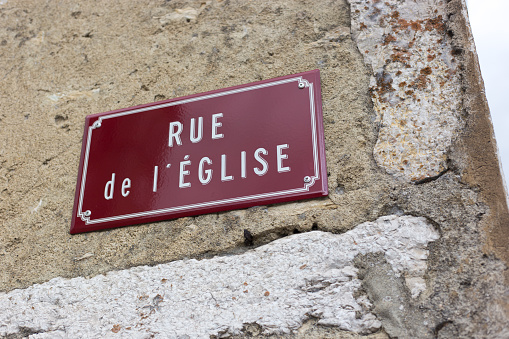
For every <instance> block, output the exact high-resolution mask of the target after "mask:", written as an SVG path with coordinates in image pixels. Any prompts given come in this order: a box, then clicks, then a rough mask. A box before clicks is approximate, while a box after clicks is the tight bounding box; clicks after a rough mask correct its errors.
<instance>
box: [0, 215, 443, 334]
mask: <svg viewBox="0 0 509 339" xmlns="http://www.w3.org/2000/svg"><path fill="white" fill-rule="evenodd" d="M436 239H438V233H437V232H436V231H435V230H434V228H433V227H432V226H431V225H429V224H428V223H427V222H426V220H425V219H424V218H417V217H409V216H403V217H398V216H388V217H382V218H379V219H378V220H376V221H375V222H366V223H363V224H361V225H359V226H357V227H356V228H355V229H354V230H351V231H349V232H346V233H344V234H341V235H334V234H331V233H325V232H309V233H302V234H297V235H293V236H289V237H286V238H282V239H279V240H277V241H274V242H272V243H270V244H268V245H265V246H262V247H259V248H257V249H255V250H252V251H249V252H246V253H244V254H241V255H237V256H228V257H215V258H213V259H205V260H202V261H197V260H194V259H192V260H182V261H175V262H172V263H168V264H161V265H158V266H155V267H148V266H140V267H135V268H132V269H129V270H123V271H117V272H110V273H108V274H106V275H99V276H95V277H93V278H90V279H86V278H81V277H80V278H74V279H63V278H55V279H52V280H50V281H49V282H47V283H44V284H40V285H33V286H31V287H29V288H27V289H23V290H21V289H18V290H13V291H11V292H9V293H4V294H0V309H2V312H1V314H0V324H1V325H0V335H8V334H12V333H18V332H20V329H25V330H26V329H30V331H32V333H36V334H33V335H32V336H31V337H32V338H57V337H73V338H78V337H86V338H98V337H101V338H104V337H126V336H128V337H140V338H141V337H150V336H154V337H171V338H177V337H179V336H181V335H188V336H190V337H193V338H194V337H200V338H208V337H209V336H211V335H216V336H221V335H238V334H240V333H241V330H242V328H243V327H244V325H245V324H257V325H259V326H261V328H262V331H263V333H264V334H273V333H290V332H294V331H296V330H298V329H299V328H300V327H301V326H302V324H303V322H305V321H306V320H307V319H309V318H311V317H313V318H318V319H319V321H318V324H322V325H328V326H336V327H339V328H341V329H343V330H347V331H352V332H357V333H361V334H366V333H370V332H374V331H377V330H379V329H380V327H381V323H380V321H379V320H377V319H376V317H375V315H374V314H372V313H371V312H370V309H371V308H372V305H371V303H370V301H369V300H368V299H367V297H366V296H365V295H364V294H361V293H356V292H358V289H359V287H360V286H361V281H360V280H359V278H358V277H357V272H358V270H357V269H356V268H355V267H354V266H353V260H354V257H355V256H356V255H358V254H366V253H376V252H382V253H385V259H386V261H387V262H388V263H389V264H390V265H391V267H392V269H393V270H394V272H395V273H396V275H404V276H409V277H410V276H411V277H420V278H422V277H423V275H424V273H425V270H426V260H427V255H428V252H427V249H426V246H427V245H428V243H429V242H431V241H434V240H436Z"/></svg>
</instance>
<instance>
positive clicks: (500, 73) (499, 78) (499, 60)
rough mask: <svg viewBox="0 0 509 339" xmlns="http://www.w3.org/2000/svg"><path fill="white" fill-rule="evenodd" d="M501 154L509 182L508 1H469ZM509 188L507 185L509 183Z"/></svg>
mask: <svg viewBox="0 0 509 339" xmlns="http://www.w3.org/2000/svg"><path fill="white" fill-rule="evenodd" d="M467 5H468V16H469V18H470V25H471V26H472V31H473V33H474V40H475V45H476V48H477V54H478V56H479V62H480V64H481V72H482V77H483V79H484V87H485V88H486V96H487V97H488V104H489V106H490V111H491V118H492V120H493V126H494V128H495V136H496V139H497V145H498V149H499V156H500V159H501V160H502V166H503V169H504V172H505V179H506V183H507V182H508V181H509V105H508V104H507V102H508V99H509V23H508V21H509V20H508V13H509V0H467ZM506 187H507V186H506Z"/></svg>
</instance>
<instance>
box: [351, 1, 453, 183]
mask: <svg viewBox="0 0 509 339" xmlns="http://www.w3.org/2000/svg"><path fill="white" fill-rule="evenodd" d="M349 2H350V4H351V15H352V33H353V38H354V40H355V42H356V43H357V45H358V47H359V51H360V52H361V53H362V54H363V56H364V59H365V60H366V63H367V64H368V65H370V67H371V68H372V70H373V76H372V77H371V95H372V100H373V106H374V109H375V111H376V113H377V115H378V119H379V121H380V132H379V135H378V141H377V143H376V145H375V148H374V151H373V153H374V156H375V159H376V161H377V163H378V164H379V165H380V166H382V167H383V168H385V169H386V170H387V172H388V173H390V174H393V175H396V176H400V177H403V178H405V179H407V180H411V181H413V182H419V181H422V180H425V179H427V178H432V177H436V176H438V175H440V174H441V173H443V172H444V171H445V170H446V169H447V152H448V150H449V148H450V146H451V145H452V142H453V140H454V138H455V136H457V134H458V131H459V129H460V127H461V124H462V123H461V119H460V113H461V108H460V103H461V100H460V94H461V93H460V76H459V73H458V63H457V62H456V61H455V58H454V50H453V49H452V48H451V45H450V42H449V41H448V37H447V34H446V25H445V16H446V14H445V6H446V1H436V0H427V1H417V2H414V1H398V0H389V1H368V0H350V1H349Z"/></svg>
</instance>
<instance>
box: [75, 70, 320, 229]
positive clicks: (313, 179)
mask: <svg viewBox="0 0 509 339" xmlns="http://www.w3.org/2000/svg"><path fill="white" fill-rule="evenodd" d="M293 81H297V82H298V83H299V85H300V86H304V87H307V88H308V89H309V101H310V107H309V108H310V113H311V133H312V141H313V162H314V170H315V173H314V175H313V176H312V177H310V179H311V180H309V182H307V183H305V184H304V187H302V188H295V189H290V190H284V191H278V192H271V193H262V194H255V195H249V196H244V197H238V198H231V199H223V200H216V201H211V202H204V203H198V204H191V205H184V206H178V207H171V208H163V209H158V210H153V211H146V212H138V213H131V214H123V215H119V216H113V217H107V218H100V219H96V220H91V219H90V216H91V215H90V214H88V215H86V214H85V212H83V210H82V208H83V196H84V193H85V185H86V179H87V168H88V158H89V152H90V143H91V140H92V132H93V130H94V129H96V128H99V127H101V125H102V121H103V120H106V119H112V118H117V117H121V116H124V115H130V114H136V113H140V112H145V111H150V110H154V109H159V108H165V107H170V106H176V105H181V104H186V103H189V102H195V101H200V100H206V99H211V98H217V97H221V96H226V95H230V94H236V93H241V92H247V91H252V90H256V89H260V88H265V87H271V86H277V85H281V84H287V83H289V82H293ZM316 127H317V126H316V116H315V102H314V87H313V83H310V82H309V81H307V80H306V79H303V78H302V77H296V78H290V79H285V80H279V81H274V82H268V83H265V84H260V85H255V86H250V87H244V88H238V89H234V90H230V91H226V92H221V93H214V94H208V95H204V96H201V97H195V98H190V99H185V100H180V101H175V102H168V103H165V104H161V105H156V106H151V107H144V108H138V109H134V110H131V111H125V112H119V113H114V114H110V115H105V116H101V117H99V119H98V120H96V121H95V122H94V123H93V124H92V126H90V127H89V128H88V137H87V147H86V151H85V158H84V161H83V176H82V180H81V189H80V196H79V204H78V217H80V218H81V220H83V221H84V222H85V224H86V225H90V224H98V223H103V222H109V221H116V220H123V219H131V218H136V217H144V216H151V215H158V214H166V213H170V212H178V211H185V210H189V209H194V208H203V207H211V206H220V205H225V204H229V203H232V202H233V203H234V202H243V201H248V200H252V199H259V198H270V197H277V196H281V195H286V194H294V193H300V192H306V191H309V188H310V187H311V186H313V185H314V184H315V182H316V180H318V179H319V178H320V171H319V166H320V165H319V161H318V145H317V131H316Z"/></svg>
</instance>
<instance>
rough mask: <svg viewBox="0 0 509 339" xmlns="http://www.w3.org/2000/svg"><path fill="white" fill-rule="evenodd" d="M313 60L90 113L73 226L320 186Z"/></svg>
mask: <svg viewBox="0 0 509 339" xmlns="http://www.w3.org/2000/svg"><path fill="white" fill-rule="evenodd" d="M323 140H324V139H323V123H322V103H321V94H320V73H319V71H318V70H314V71H310V72H304V73H300V74H295V75H289V76H284V77H281V78H276V79H271V80H265V81H260V82H255V83H251V84H247V85H241V86H236V87H230V88H226V89H221V90H216V91H212V92H207V93H202V94H196V95H190V96H187V97H183V98H176V99H171V100H166V101H161V102H157V103H151V104H147V105H141V106H136V107H131V108H125V109H120V110H116V111H111V112H106V113H100V114H94V115H89V116H87V117H86V120H85V132H84V136H83V147H82V151H81V161H80V167H79V173H78V182H77V185H76V197H75V201H74V210H73V218H72V225H71V234H74V233H81V232H89V231H96V230H102V229H107V228H113V227H120V226H127V225H134V224H140V223H146V222H152V221H158V220H165V219H171V218H177V217H183V216H191V215H197V214H204V213H212V212H219V211H224V210H231V209H237V208H245V207H250V206H256V205H265V204H273V203H277V202H283V201H291V200H298V199H306V198H313V197H319V196H324V195H327V193H328V192H327V171H326V167H325V149H324V141H323Z"/></svg>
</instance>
